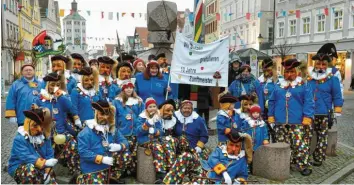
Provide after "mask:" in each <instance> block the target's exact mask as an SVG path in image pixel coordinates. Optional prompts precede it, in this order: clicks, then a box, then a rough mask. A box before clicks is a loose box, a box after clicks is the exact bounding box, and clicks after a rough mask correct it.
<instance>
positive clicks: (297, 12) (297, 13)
mask: <svg viewBox="0 0 354 185" xmlns="http://www.w3.org/2000/svg"><path fill="white" fill-rule="evenodd" d="M296 18H300V10H296Z"/></svg>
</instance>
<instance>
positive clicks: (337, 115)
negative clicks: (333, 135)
mask: <svg viewBox="0 0 354 185" xmlns="http://www.w3.org/2000/svg"><path fill="white" fill-rule="evenodd" d="M334 115H335V116H336V117H340V116H342V114H341V113H334Z"/></svg>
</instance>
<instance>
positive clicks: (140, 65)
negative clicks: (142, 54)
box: [136, 62, 145, 72]
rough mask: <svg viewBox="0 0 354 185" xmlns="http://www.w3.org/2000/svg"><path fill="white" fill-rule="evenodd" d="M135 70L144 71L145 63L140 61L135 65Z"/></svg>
mask: <svg viewBox="0 0 354 185" xmlns="http://www.w3.org/2000/svg"><path fill="white" fill-rule="evenodd" d="M136 70H137V71H139V72H144V71H145V65H144V64H143V63H142V62H139V63H138V64H137V65H136Z"/></svg>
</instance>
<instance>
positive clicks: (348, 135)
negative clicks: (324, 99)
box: [336, 91, 354, 147]
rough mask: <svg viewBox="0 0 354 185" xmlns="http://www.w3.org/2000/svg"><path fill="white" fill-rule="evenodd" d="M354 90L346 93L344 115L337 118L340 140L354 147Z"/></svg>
mask: <svg viewBox="0 0 354 185" xmlns="http://www.w3.org/2000/svg"><path fill="white" fill-rule="evenodd" d="M353 113H354V91H347V92H345V93H344V106H343V113H342V116H341V117H339V118H338V120H337V123H338V124H337V125H336V126H337V128H338V141H339V142H342V143H344V144H346V145H349V146H352V147H354V137H353V135H354V119H353V118H354V116H353Z"/></svg>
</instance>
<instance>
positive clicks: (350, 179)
mask: <svg viewBox="0 0 354 185" xmlns="http://www.w3.org/2000/svg"><path fill="white" fill-rule="evenodd" d="M338 184H354V173H351V174H350V175H348V176H347V177H346V178H344V179H343V180H341V181H340V182H339V183H338Z"/></svg>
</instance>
